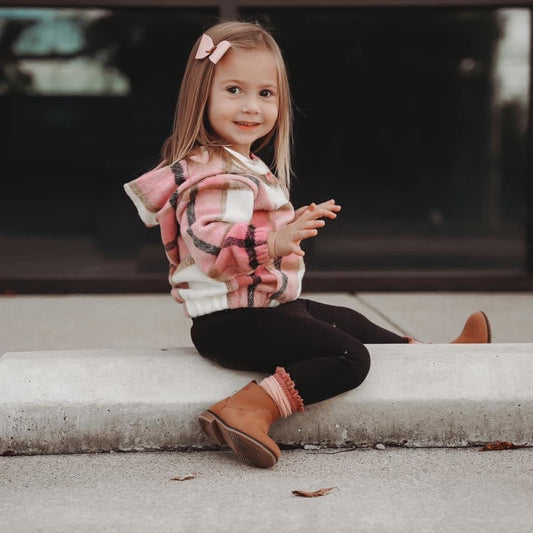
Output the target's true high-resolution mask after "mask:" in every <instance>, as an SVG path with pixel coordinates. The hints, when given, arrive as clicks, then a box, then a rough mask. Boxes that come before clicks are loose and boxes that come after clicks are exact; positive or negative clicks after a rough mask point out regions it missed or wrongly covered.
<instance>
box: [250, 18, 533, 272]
mask: <svg viewBox="0 0 533 533" xmlns="http://www.w3.org/2000/svg"><path fill="white" fill-rule="evenodd" d="M241 13H242V15H243V17H244V18H246V19H248V20H259V21H261V22H263V23H264V24H266V25H268V26H271V27H272V28H273V29H274V31H275V34H276V36H277V38H278V40H279V42H280V44H281V46H282V48H283V50H284V53H285V57H286V60H287V62H288V65H289V68H290V77H291V84H292V89H293V96H294V101H295V104H296V106H297V108H298V111H297V113H296V165H295V166H296V171H297V175H298V178H299V181H298V183H297V184H296V186H295V189H294V200H295V203H296V204H299V203H307V202H309V201H313V200H322V199H327V198H330V197H334V198H335V199H336V200H337V201H338V202H339V203H341V204H342V206H343V211H342V215H341V216H339V218H338V220H336V221H335V222H333V223H329V224H327V227H326V228H325V229H324V230H322V231H321V235H320V237H319V238H317V239H314V240H312V241H308V243H306V246H307V250H308V255H307V263H308V267H309V269H311V270H313V269H315V270H316V269H328V270H339V269H341V270H343V269H345V270H375V269H385V270H390V269H396V270H418V269H420V270H426V269H434V270H455V269H460V270H490V269H509V270H517V271H519V270H523V269H524V268H525V204H524V177H525V155H526V153H525V146H526V144H525V142H526V137H525V135H526V133H525V132H526V126H527V114H528V109H529V105H530V103H529V101H528V80H529V49H530V44H529V35H530V18H529V10H527V9H499V10H494V9H492V10H488V9H476V10H469V9H446V10H442V9H425V10H421V9H379V10H377V9H376V10H373V9H331V8H328V9H262V10H242V11H241Z"/></svg>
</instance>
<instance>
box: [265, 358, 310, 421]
mask: <svg viewBox="0 0 533 533" xmlns="http://www.w3.org/2000/svg"><path fill="white" fill-rule="evenodd" d="M259 385H260V386H261V387H263V389H265V390H266V392H267V393H268V394H269V395H270V397H271V398H272V399H273V400H274V401H275V402H276V405H277V406H278V409H279V412H280V413H281V416H282V417H283V418H286V417H288V416H289V415H291V414H292V413H294V412H296V411H303V410H304V402H303V400H302V398H301V396H300V394H299V393H298V391H297V390H296V385H295V384H294V381H293V380H292V379H291V376H290V375H289V374H288V373H287V372H286V371H285V369H284V368H283V367H282V366H278V367H277V368H276V372H275V373H274V374H272V375H271V376H268V377H267V378H265V379H263V381H261V383H259Z"/></svg>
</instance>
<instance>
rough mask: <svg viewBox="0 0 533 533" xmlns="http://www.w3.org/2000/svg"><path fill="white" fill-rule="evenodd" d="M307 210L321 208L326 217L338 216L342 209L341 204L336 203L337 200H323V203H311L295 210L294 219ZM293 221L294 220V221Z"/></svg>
mask: <svg viewBox="0 0 533 533" xmlns="http://www.w3.org/2000/svg"><path fill="white" fill-rule="evenodd" d="M307 210H309V211H315V210H321V211H322V212H323V215H322V216H324V217H326V218H336V217H337V213H338V212H339V211H340V210H341V206H340V205H337V204H336V203H335V200H328V201H327V202H322V203H321V204H315V203H314V202H313V203H312V204H310V205H304V206H303V207H300V208H299V209H297V210H296V211H295V212H294V221H296V220H297V219H298V218H299V217H301V216H302V215H303V214H304V213H305V212H306V211H307ZM294 221H293V222H294Z"/></svg>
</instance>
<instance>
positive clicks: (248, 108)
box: [242, 98, 259, 114]
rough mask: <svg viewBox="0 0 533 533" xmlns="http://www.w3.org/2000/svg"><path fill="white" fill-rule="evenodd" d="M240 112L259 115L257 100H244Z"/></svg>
mask: <svg viewBox="0 0 533 533" xmlns="http://www.w3.org/2000/svg"><path fill="white" fill-rule="evenodd" d="M242 112H243V113H253V114H257V113H259V104H258V103H257V100H256V99H255V98H248V99H246V101H245V102H243V104H242Z"/></svg>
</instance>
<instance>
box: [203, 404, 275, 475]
mask: <svg viewBox="0 0 533 533" xmlns="http://www.w3.org/2000/svg"><path fill="white" fill-rule="evenodd" d="M198 420H199V422H200V426H201V427H202V430H203V431H204V433H205V434H206V435H207V436H208V437H209V438H210V439H211V440H214V441H215V442H216V443H217V444H219V445H220V446H229V447H230V448H231V449H232V450H233V452H234V453H235V455H236V456H237V457H238V458H239V460H240V461H242V462H243V463H245V464H247V465H250V466H257V467H258V468H271V467H272V466H274V465H275V464H276V463H277V462H278V458H277V456H276V455H275V454H274V453H273V452H272V451H271V450H270V449H269V448H268V447H267V446H265V445H264V444H262V443H261V442H259V441H258V440H256V439H254V438H253V437H251V436H250V435H247V434H246V433H243V432H242V431H239V430H238V429H235V428H233V427H231V426H229V425H228V424H226V423H225V422H224V420H222V419H221V418H220V417H219V416H217V415H216V414H215V413H212V412H211V411H205V412H203V413H202V414H201V415H200V416H199V418H198Z"/></svg>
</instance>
